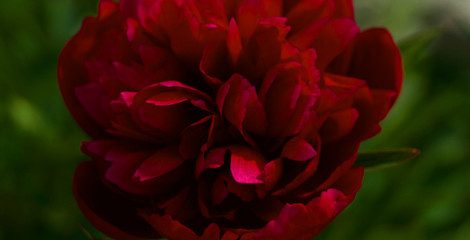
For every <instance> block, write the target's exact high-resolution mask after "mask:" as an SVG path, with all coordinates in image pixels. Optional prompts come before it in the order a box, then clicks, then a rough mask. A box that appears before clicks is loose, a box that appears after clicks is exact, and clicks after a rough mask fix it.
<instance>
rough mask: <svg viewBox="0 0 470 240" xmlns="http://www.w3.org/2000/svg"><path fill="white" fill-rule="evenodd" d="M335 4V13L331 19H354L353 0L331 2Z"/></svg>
mask: <svg viewBox="0 0 470 240" xmlns="http://www.w3.org/2000/svg"><path fill="white" fill-rule="evenodd" d="M333 1H334V2H335V11H334V13H333V18H351V19H354V5H353V0H333Z"/></svg>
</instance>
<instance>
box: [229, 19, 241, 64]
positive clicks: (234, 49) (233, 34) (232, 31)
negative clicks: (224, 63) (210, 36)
mask: <svg viewBox="0 0 470 240" xmlns="http://www.w3.org/2000/svg"><path fill="white" fill-rule="evenodd" d="M227 47H228V51H229V53H230V59H231V60H232V62H231V63H232V64H233V65H235V64H236V63H237V62H238V57H239V56H240V52H241V51H242V48H243V46H242V40H241V37H240V30H239V29H238V25H237V22H236V21H235V19H234V18H232V19H230V24H229V26H228V35H227Z"/></svg>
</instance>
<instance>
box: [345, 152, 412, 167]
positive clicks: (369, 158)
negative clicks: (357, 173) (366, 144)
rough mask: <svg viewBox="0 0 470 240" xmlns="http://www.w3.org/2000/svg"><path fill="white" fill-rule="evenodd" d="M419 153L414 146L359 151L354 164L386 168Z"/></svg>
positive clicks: (356, 165)
mask: <svg viewBox="0 0 470 240" xmlns="http://www.w3.org/2000/svg"><path fill="white" fill-rule="evenodd" d="M419 153H420V151H419V149H416V148H399V149H391V150H379V151H368V152H361V153H359V154H358V156H357V159H356V163H355V164H354V166H355V167H359V166H363V167H364V168H365V169H366V170H375V169H381V168H387V167H392V166H396V165H399V164H402V163H404V162H406V161H408V160H411V159H413V158H415V157H416V156H418V154H419Z"/></svg>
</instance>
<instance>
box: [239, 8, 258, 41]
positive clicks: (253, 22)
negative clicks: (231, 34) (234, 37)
mask: <svg viewBox="0 0 470 240" xmlns="http://www.w3.org/2000/svg"><path fill="white" fill-rule="evenodd" d="M262 7H263V5H262V4H261V1H259V0H243V1H242V3H241V5H240V6H239V8H238V12H237V18H236V19H237V23H238V27H239V29H240V36H241V39H242V41H243V42H247V41H248V39H250V37H251V35H252V34H253V32H254V31H255V29H256V27H257V25H258V23H259V22H260V21H261V19H262V15H261V14H262Z"/></svg>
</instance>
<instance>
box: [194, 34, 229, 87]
mask: <svg viewBox="0 0 470 240" xmlns="http://www.w3.org/2000/svg"><path fill="white" fill-rule="evenodd" d="M229 50H230V49H227V47H226V46H225V45H224V44H222V43H212V44H209V45H208V46H206V47H205V48H204V51H203V53H202V58H201V61H200V63H199V71H201V73H202V75H203V77H204V80H205V81H206V83H207V84H208V85H209V86H211V87H213V88H215V89H217V88H218V87H220V85H222V83H223V81H225V80H227V78H228V77H229V76H230V75H229V72H230V60H229V55H228V52H227V51H229ZM222 80H223V81H222Z"/></svg>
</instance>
